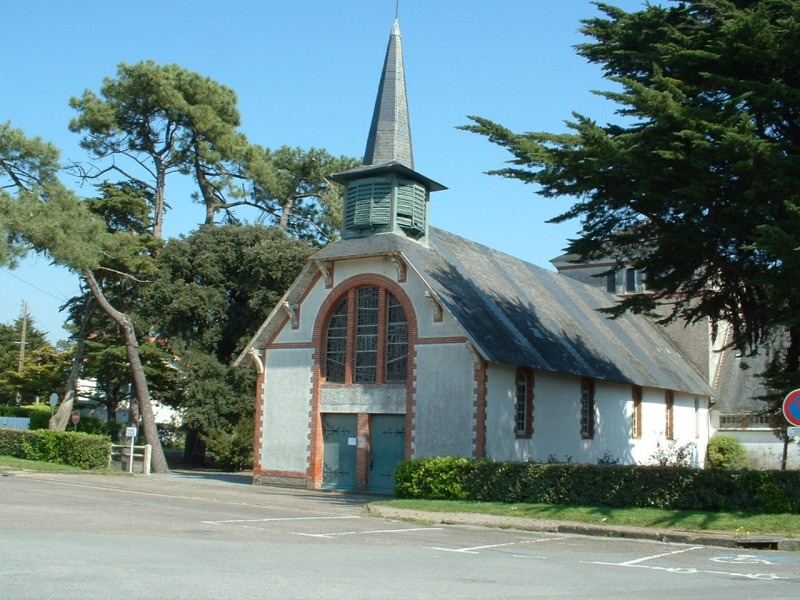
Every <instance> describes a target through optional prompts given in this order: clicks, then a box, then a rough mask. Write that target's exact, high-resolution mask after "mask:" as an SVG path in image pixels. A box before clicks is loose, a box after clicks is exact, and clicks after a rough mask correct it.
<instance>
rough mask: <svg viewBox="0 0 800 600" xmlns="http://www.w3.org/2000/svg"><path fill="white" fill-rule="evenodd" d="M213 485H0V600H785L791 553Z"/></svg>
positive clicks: (205, 481) (56, 479) (792, 569)
mask: <svg viewBox="0 0 800 600" xmlns="http://www.w3.org/2000/svg"><path fill="white" fill-rule="evenodd" d="M377 499H379V498H376V497H370V496H359V495H348V494H340V493H330V492H316V491H309V490H290V489H283V488H271V487H262V486H258V487H254V486H251V485H248V484H247V483H246V481H244V480H239V481H237V480H236V479H234V478H227V479H226V478H224V477H222V476H219V477H215V476H213V475H211V476H207V477H204V476H198V475H189V474H187V475H180V474H171V475H166V476H161V475H154V476H151V477H149V478H146V477H143V476H139V477H125V476H120V477H103V476H93V475H83V474H75V475H64V474H45V473H30V472H27V473H17V474H14V475H12V476H6V477H2V478H0V503H2V511H1V512H0V536H1V537H2V540H3V543H2V544H0V598H2V599H26V598H37V599H38V598H81V599H86V600H90V599H92V598H101V597H102V598H108V597H114V598H195V599H198V598H200V599H202V598H214V599H218V598H231V599H234V598H241V599H244V598H350V599H352V598H487V597H488V598H560V599H563V598H586V597H587V596H591V597H592V598H597V599H602V598H643V597H647V598H648V600H657V599H660V598H676V597H680V596H685V597H692V598H696V597H702V598H704V599H705V600H713V599H716V598H720V599H722V598H724V599H726V600H735V599H738V598H741V599H745V598H747V599H751V598H770V599H781V598H786V599H789V598H791V599H792V600H796V598H798V597H800V554H797V553H792V552H769V551H765V552H758V551H749V550H746V551H743V550H732V549H729V548H717V547H711V546H700V545H683V544H669V543H662V542H653V541H639V540H626V539H613V538H598V537H586V536H578V535H568V534H556V533H547V532H536V531H520V530H515V529H498V528H486V527H474V526H468V525H459V526H452V525H441V524H434V523H426V522H406V521H390V520H385V519H380V518H376V517H373V516H369V514H368V513H366V512H365V511H364V510H363V507H364V505H365V503H367V502H369V501H374V500H377Z"/></svg>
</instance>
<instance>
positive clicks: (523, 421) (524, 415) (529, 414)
mask: <svg viewBox="0 0 800 600" xmlns="http://www.w3.org/2000/svg"><path fill="white" fill-rule="evenodd" d="M514 433H515V434H516V436H517V437H518V438H529V437H531V436H532V435H533V371H532V370H531V369H526V368H524V367H519V368H518V369H517V374H516V379H515V384H514Z"/></svg>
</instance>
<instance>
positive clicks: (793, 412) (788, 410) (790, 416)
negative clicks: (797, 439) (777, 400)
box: [783, 390, 800, 427]
mask: <svg viewBox="0 0 800 600" xmlns="http://www.w3.org/2000/svg"><path fill="white" fill-rule="evenodd" d="M783 416H784V417H786V420H787V421H789V423H790V424H791V425H794V426H795V427H800V390H794V391H792V392H789V393H788V394H786V398H784V399H783Z"/></svg>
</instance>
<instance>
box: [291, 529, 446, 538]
mask: <svg viewBox="0 0 800 600" xmlns="http://www.w3.org/2000/svg"><path fill="white" fill-rule="evenodd" d="M438 529H441V527H409V528H407V529H368V530H366V531H335V532H333V533H303V532H301V531H294V532H293V533H294V534H295V535H303V536H306V537H318V538H328V539H333V538H336V537H339V536H341V535H359V534H362V533H405V532H407V531H436V530H438Z"/></svg>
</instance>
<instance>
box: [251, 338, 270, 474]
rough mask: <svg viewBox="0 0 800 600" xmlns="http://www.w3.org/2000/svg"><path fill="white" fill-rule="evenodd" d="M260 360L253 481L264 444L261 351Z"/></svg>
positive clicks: (265, 373)
mask: <svg viewBox="0 0 800 600" xmlns="http://www.w3.org/2000/svg"><path fill="white" fill-rule="evenodd" d="M261 360H262V361H263V362H262V364H263V365H264V370H263V371H261V373H259V374H258V379H257V380H256V414H255V421H256V424H255V427H256V434H255V438H254V439H253V472H254V477H253V482H254V483H255V472H256V471H259V470H260V469H261V461H262V459H263V456H262V450H263V445H264V403H265V402H266V399H265V398H264V383H265V382H266V378H267V369H266V364H267V353H266V352H263V353H262V355H261Z"/></svg>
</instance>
